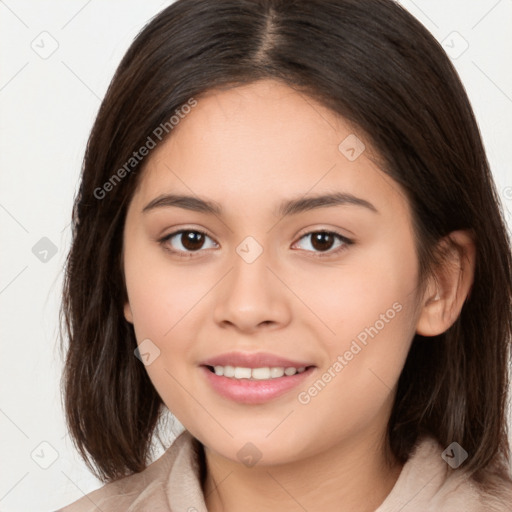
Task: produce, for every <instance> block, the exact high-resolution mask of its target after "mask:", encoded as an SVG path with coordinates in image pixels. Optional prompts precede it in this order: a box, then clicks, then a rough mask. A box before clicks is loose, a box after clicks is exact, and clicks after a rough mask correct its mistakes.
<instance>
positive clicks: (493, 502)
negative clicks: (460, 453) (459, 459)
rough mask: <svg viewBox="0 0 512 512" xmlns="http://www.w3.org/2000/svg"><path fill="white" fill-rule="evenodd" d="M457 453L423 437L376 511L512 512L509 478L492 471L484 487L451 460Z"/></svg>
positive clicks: (511, 492) (511, 486)
mask: <svg viewBox="0 0 512 512" xmlns="http://www.w3.org/2000/svg"><path fill="white" fill-rule="evenodd" d="M455 448H457V447H455ZM447 453H448V455H447ZM443 454H444V455H443ZM454 456H457V454H454V453H453V451H452V450H450V452H446V451H445V448H443V447H441V446H440V445H439V443H438V442H437V441H436V440H435V439H434V438H432V437H428V436H426V437H423V438H422V439H421V440H420V441H419V442H418V443H417V444H416V446H415V447H414V450H413V451H412V453H411V456H410V457H409V460H408V461H407V462H406V463H405V465H404V467H403V469H402V472H401V474H400V476H399V478H398V480H397V482H396V484H395V486H394V487H393V489H392V491H391V493H390V494H389V495H388V497H387V498H386V499H385V500H384V502H383V503H382V504H381V506H380V507H379V508H378V509H377V511H376V512H391V511H395V510H401V512H412V511H414V512H418V511H420V510H421V512H459V511H464V512H512V483H511V482H510V481H507V480H506V478H502V477H500V476H498V475H489V477H488V482H487V484H490V485H487V486H486V488H484V487H483V486H482V485H480V484H479V483H477V482H476V481H474V480H473V479H472V478H470V477H469V476H468V474H467V473H465V472H464V470H463V469H462V468H463V466H461V467H460V468H459V467H458V465H457V464H455V463H453V462H452V461H453V458H454ZM450 459H452V460H450ZM450 462H452V464H450ZM489 489H491V490H489Z"/></svg>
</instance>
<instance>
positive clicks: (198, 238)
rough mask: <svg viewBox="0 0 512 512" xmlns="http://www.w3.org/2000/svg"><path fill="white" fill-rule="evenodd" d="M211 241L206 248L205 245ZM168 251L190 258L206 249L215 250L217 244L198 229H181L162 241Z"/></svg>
mask: <svg viewBox="0 0 512 512" xmlns="http://www.w3.org/2000/svg"><path fill="white" fill-rule="evenodd" d="M208 240H209V241H210V246H209V247H205V243H206V242H207V241H208ZM160 243H162V244H163V245H164V246H165V247H166V249H168V250H169V251H171V252H173V253H178V254H180V255H184V256H188V255H190V254H191V253H193V252H198V251H199V250H200V249H204V248H212V247H213V248H214V247H216V243H215V242H214V241H213V240H212V239H211V238H210V237H209V236H208V235H207V234H206V233H203V232H202V231H198V230H196V229H181V230H180V231H175V232H174V233H171V234H169V235H167V236H165V237H164V238H162V239H161V240H160Z"/></svg>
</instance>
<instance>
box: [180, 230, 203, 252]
mask: <svg viewBox="0 0 512 512" xmlns="http://www.w3.org/2000/svg"><path fill="white" fill-rule="evenodd" d="M180 241H181V244H182V245H183V247H185V249H187V250H189V251H197V250H198V249H201V247H202V245H203V244H204V234H203V233H199V232H198V231H182V232H181V240H180Z"/></svg>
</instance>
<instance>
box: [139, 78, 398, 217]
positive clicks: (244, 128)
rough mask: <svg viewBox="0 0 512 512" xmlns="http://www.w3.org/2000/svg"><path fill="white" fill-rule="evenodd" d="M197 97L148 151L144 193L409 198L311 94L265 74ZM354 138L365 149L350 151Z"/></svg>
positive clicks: (252, 201) (246, 199)
mask: <svg viewBox="0 0 512 512" xmlns="http://www.w3.org/2000/svg"><path fill="white" fill-rule="evenodd" d="M196 101H197V105H196V106H195V107H194V108H193V109H191V111H190V112H189V113H188V114H187V115H184V116H183V118H182V119H181V120H180V122H179V124H178V125H177V126H175V127H174V129H173V131H172V133H171V135H170V136H169V137H168V138H167V139H166V140H164V141H163V142H162V143H160V144H159V145H158V146H157V147H156V148H155V149H154V150H153V152H152V153H151V154H150V155H149V156H148V158H147V161H146V162H145V168H144V171H143V173H142V176H141V178H142V179H141V183H140V184H139V189H138V194H137V195H138V196H139V197H141V198H143V199H144V200H149V199H152V198H154V197H155V196H157V195H158V194H161V193H165V192H171V191H174V192H179V193H187V194H189V195H194V194H196V195H200V196H204V197H210V198H212V199H213V200H215V201H217V202H219V203H220V204H222V203H223V202H225V201H226V202H229V204H231V205H233V207H235V208H240V207H242V208H245V209H248V210H249V209H253V208H256V207H259V206H260V207H261V206H262V204H263V202H269V207H270V206H274V205H275V201H274V199H277V198H278V196H279V198H281V197H290V196H297V195H299V194H307V193H314V194H317V193H325V192H333V191H340V190H342V191H346V192H348V193H352V194H357V195H359V196H365V197H366V198H370V197H372V198H373V201H372V202H373V203H374V204H375V202H377V203H385V204H386V203H387V204H390V202H391V203H401V207H405V206H406V205H405V204H404V201H405V199H404V197H403V194H402V191H401V190H400V188H399V186H398V184H396V183H395V182H394V181H393V180H391V178H389V176H387V175H386V174H384V173H383V171H381V170H380V169H379V168H378V166H377V165H376V164H375V163H374V161H373V159H372V158H369V157H370V156H371V155H370V151H371V148H370V144H369V141H367V140H365V139H364V135H363V134H361V133H359V132H357V129H356V128H354V127H353V126H351V125H350V124H349V123H348V122H347V121H346V120H345V119H343V118H342V117H341V116H339V115H337V114H336V113H334V112H332V111H331V110H329V109H327V108H326V107H324V106H323V105H321V104H319V103H317V102H316V101H315V100H313V99H312V98H310V97H308V96H306V95H305V94H303V93H301V92H298V91H296V90H294V89H293V88H291V87H288V86H286V85H284V84H282V83H280V82H277V81H273V80H262V81H259V82H255V83H252V84H248V85H244V86H240V87H234V88H229V89H223V90H222V89H221V90H218V89H217V90H212V91H208V92H207V93H205V94H203V95H201V96H198V97H197V98H196ZM356 137H357V139H356ZM345 141H348V142H346V143H345ZM354 143H355V144H356V145H357V144H364V146H365V148H366V149H364V151H363V152H362V153H361V154H360V156H359V157H358V158H356V159H350V158H347V153H346V146H347V144H348V146H351V145H352V146H354ZM340 144H341V146H340ZM354 147H355V150H356V151H360V150H361V148H362V147H363V146H361V145H360V146H357V147H356V146H354ZM348 156H350V153H348ZM141 200H142V199H141ZM270 203H272V204H270ZM397 206H399V205H398V204H395V207H397ZM228 207H229V205H227V206H226V208H228Z"/></svg>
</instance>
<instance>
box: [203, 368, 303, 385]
mask: <svg viewBox="0 0 512 512" xmlns="http://www.w3.org/2000/svg"><path fill="white" fill-rule="evenodd" d="M204 366H205V367H206V368H207V369H208V370H209V371H210V372H211V373H214V374H215V375H218V376H220V377H227V378H229V379H237V380H241V379H247V380H260V381H261V380H273V379H279V378H281V377H292V376H293V375H296V374H298V373H303V372H305V371H306V370H309V369H310V368H313V366H312V365H310V366H299V367H294V366H287V367H285V366H272V367H269V366H264V367H260V368H248V367H243V366H230V365H227V366H222V365H216V366H213V365H204Z"/></svg>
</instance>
